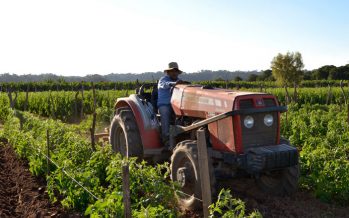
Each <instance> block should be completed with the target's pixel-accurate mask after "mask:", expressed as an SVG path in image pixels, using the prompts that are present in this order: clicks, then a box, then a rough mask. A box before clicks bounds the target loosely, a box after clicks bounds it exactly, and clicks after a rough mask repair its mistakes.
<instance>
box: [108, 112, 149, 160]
mask: <svg viewBox="0 0 349 218" xmlns="http://www.w3.org/2000/svg"><path fill="white" fill-rule="evenodd" d="M109 137H110V138H109V140H110V144H111V145H112V148H113V150H114V151H115V152H118V153H121V155H123V156H128V157H139V158H140V157H142V156H143V145H142V141H141V137H140V134H139V130H138V126H137V123H136V119H135V117H134V115H133V112H132V110H131V109H130V108H122V109H120V111H118V114H117V115H116V116H115V117H114V118H113V121H112V122H111V125H110V136H109Z"/></svg>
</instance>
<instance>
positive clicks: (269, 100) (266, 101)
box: [263, 98, 276, 107]
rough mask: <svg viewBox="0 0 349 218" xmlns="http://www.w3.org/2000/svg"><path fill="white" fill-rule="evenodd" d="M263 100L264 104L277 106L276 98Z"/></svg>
mask: <svg viewBox="0 0 349 218" xmlns="http://www.w3.org/2000/svg"><path fill="white" fill-rule="evenodd" d="M263 101H264V105H265V106H266V107H274V106H276V104H275V100H274V99H272V98H263Z"/></svg>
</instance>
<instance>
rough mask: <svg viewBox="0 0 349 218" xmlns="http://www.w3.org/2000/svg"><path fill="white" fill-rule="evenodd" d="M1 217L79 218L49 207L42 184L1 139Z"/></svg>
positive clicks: (75, 214)
mask: <svg viewBox="0 0 349 218" xmlns="http://www.w3.org/2000/svg"><path fill="white" fill-rule="evenodd" d="M0 217H80V215H79V214H77V213H72V212H67V211H65V210H63V209H62V207H61V206H60V205H59V204H58V203H57V204H52V203H50V200H49V197H48V195H47V192H46V186H45V182H44V181H39V180H38V179H37V178H35V177H33V176H32V175H31V173H30V172H29V170H28V164H27V163H26V162H25V161H23V160H20V159H19V158H18V157H17V156H16V153H15V152H14V150H13V148H12V147H11V146H9V145H7V143H6V140H4V139H0Z"/></svg>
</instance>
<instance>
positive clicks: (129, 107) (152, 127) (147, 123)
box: [109, 84, 299, 209]
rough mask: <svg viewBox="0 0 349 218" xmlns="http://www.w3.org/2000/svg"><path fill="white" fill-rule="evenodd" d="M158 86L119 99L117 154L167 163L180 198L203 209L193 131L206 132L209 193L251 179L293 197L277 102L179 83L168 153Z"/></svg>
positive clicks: (294, 168) (290, 153) (293, 156)
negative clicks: (230, 182) (221, 184)
mask: <svg viewBox="0 0 349 218" xmlns="http://www.w3.org/2000/svg"><path fill="white" fill-rule="evenodd" d="M156 102H157V86H156V84H145V85H143V86H141V87H140V88H139V89H138V90H137V92H136V94H132V95H130V96H129V97H125V98H119V99H118V100H117V102H116V104H115V117H114V119H113V121H112V123H111V127H110V133H109V139H110V143H111V145H112V146H113V149H114V150H115V151H116V152H120V153H121V154H123V155H127V156H136V157H138V158H141V159H146V160H148V161H151V162H154V163H159V162H163V161H170V164H171V165H170V168H171V179H172V180H173V181H175V182H177V183H178V184H179V185H180V188H181V192H182V193H184V194H180V195H178V198H179V201H180V203H181V204H182V205H183V206H184V207H186V208H187V209H198V208H199V207H201V204H200V201H199V200H198V199H201V185H200V174H199V172H198V170H199V168H198V167H199V166H198V149H197V139H196V131H197V130H198V129H204V130H205V133H206V134H205V135H206V144H207V150H208V152H207V153H208V157H207V158H208V163H209V172H207V173H208V174H209V176H210V180H211V185H212V192H213V193H214V189H215V185H216V181H219V180H220V179H225V180H226V179H227V178H239V177H253V178H255V180H256V184H257V185H258V187H259V188H261V189H262V190H263V191H265V192H268V193H271V194H276V195H288V194H292V193H294V192H295V191H296V189H297V183H298V178H299V167H298V152H297V149H296V148H294V147H292V146H291V145H290V144H289V142H288V141H287V140H285V139H282V138H281V137H280V113H282V112H285V111H286V110H287V108H286V107H284V106H280V105H279V103H278V100H277V99H276V97H275V96H273V95H270V94H266V93H255V92H246V91H234V90H226V89H219V88H213V87H211V86H202V85H190V84H189V85H176V86H175V87H174V88H173V93H172V98H171V104H172V108H173V110H174V115H173V122H172V125H171V128H170V129H171V130H170V144H171V145H172V146H173V147H174V149H173V150H168V149H166V148H165V146H164V145H163V144H162V143H161V139H160V135H161V134H160V131H161V128H160V122H159V120H160V119H161V117H160V115H159V114H158V113H157V108H156Z"/></svg>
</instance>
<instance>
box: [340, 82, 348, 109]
mask: <svg viewBox="0 0 349 218" xmlns="http://www.w3.org/2000/svg"><path fill="white" fill-rule="evenodd" d="M343 86H344V85H343V80H341V82H340V87H341V91H342V95H343V99H344V104H347V96H346V94H345V92H344V89H343Z"/></svg>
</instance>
